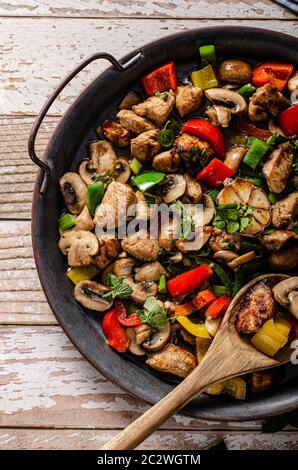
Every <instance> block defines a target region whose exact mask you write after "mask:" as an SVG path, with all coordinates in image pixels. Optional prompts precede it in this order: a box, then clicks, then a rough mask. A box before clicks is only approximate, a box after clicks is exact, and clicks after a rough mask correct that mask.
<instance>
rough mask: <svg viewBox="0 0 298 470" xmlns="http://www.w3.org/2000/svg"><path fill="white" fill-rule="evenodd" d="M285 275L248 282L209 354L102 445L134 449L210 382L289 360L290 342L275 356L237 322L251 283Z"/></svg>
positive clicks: (239, 293) (112, 447)
mask: <svg viewBox="0 0 298 470" xmlns="http://www.w3.org/2000/svg"><path fill="white" fill-rule="evenodd" d="M286 277H288V276H286V275H283V274H266V275H262V276H259V277H257V278H255V279H253V280H252V281H251V282H249V283H248V284H246V285H245V286H244V287H243V288H242V289H241V290H240V291H239V292H238V294H237V295H236V296H235V298H234V299H233V301H232V303H231V304H230V306H229V308H228V310H227V312H226V314H225V316H224V318H223V320H222V322H221V325H220V327H219V330H218V332H217V333H216V336H215V338H214V340H213V341H212V343H211V346H210V348H209V349H208V352H207V354H206V356H205V357H204V359H203V360H202V361H201V362H200V364H199V365H198V366H197V367H196V368H195V370H194V371H193V372H192V373H191V374H190V375H189V376H188V377H186V379H184V380H183V382H181V383H180V384H179V385H178V386H177V387H176V388H175V389H174V390H173V391H172V392H171V393H169V394H168V395H167V396H165V397H164V398H163V399H162V400H160V401H159V402H158V403H156V405H154V406H153V407H152V408H150V409H149V410H148V411H147V412H146V413H144V414H143V415H142V416H140V417H139V418H138V419H137V420H135V421H134V422H133V423H131V424H130V425H129V426H127V428H126V429H124V430H123V431H121V432H120V433H119V434H118V435H117V436H116V437H114V438H113V439H112V440H111V441H109V442H107V443H106V444H105V445H104V446H103V448H102V449H106V450H107V449H119V450H125V449H134V448H135V447H137V446H138V445H139V444H140V443H141V442H143V441H144V439H146V438H147V437H148V436H149V435H150V434H152V433H153V432H154V431H155V430H156V429H158V428H159V427H160V426H161V425H162V424H163V423H164V422H165V421H166V420H167V419H168V418H170V417H171V416H172V415H173V414H175V413H176V412H177V411H179V410H180V409H181V408H182V407H183V406H185V405H186V404H187V403H188V402H189V401H190V400H192V399H193V398H195V397H196V396H197V395H198V394H200V393H201V392H203V391H204V389H206V388H207V387H208V386H209V385H212V384H214V383H217V382H220V381H222V380H225V379H230V378H232V377H236V376H239V375H242V374H247V373H249V372H254V371H257V370H261V369H268V368H271V367H276V366H279V365H280V364H284V363H285V362H288V361H289V360H290V356H291V348H290V345H289V343H288V345H286V346H285V347H284V348H282V349H281V350H280V351H279V352H278V353H277V354H276V356H275V357H274V358H272V357H268V356H266V355H264V354H263V353H261V352H260V351H258V350H257V349H256V348H255V347H254V346H253V345H252V344H251V343H250V342H249V341H248V340H247V339H246V338H244V337H243V336H240V335H239V334H238V333H237V331H236V329H235V326H234V321H235V315H236V313H237V311H238V308H239V303H240V301H241V300H242V297H243V295H245V294H246V293H247V290H248V289H249V288H250V287H251V286H253V285H254V284H256V283H257V282H259V281H263V280H265V279H272V281H273V282H274V281H275V280H276V282H275V283H277V282H279V281H281V280H283V279H285V278H286Z"/></svg>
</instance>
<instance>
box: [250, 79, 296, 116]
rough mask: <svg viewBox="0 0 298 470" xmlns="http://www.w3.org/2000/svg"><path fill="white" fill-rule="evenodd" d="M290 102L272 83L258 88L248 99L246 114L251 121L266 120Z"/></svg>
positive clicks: (276, 114)
mask: <svg viewBox="0 0 298 470" xmlns="http://www.w3.org/2000/svg"><path fill="white" fill-rule="evenodd" d="M289 104H290V101H289V100H288V99H287V98H285V97H284V96H283V94H282V93H280V92H279V91H278V90H277V88H276V87H275V86H274V85H270V84H267V85H264V86H262V87H261V88H258V89H257V91H256V92H255V93H254V94H253V95H252V97H251V98H250V100H249V106H248V115H249V118H250V120H251V121H253V122H260V121H266V120H267V119H269V117H270V116H278V114H279V113H280V112H281V111H282V110H283V109H285V108H287V107H288V106H289Z"/></svg>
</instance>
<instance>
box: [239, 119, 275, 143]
mask: <svg viewBox="0 0 298 470" xmlns="http://www.w3.org/2000/svg"><path fill="white" fill-rule="evenodd" d="M237 128H238V129H239V130H240V131H241V132H243V134H246V135H251V136H253V137H256V138H257V139H261V140H267V139H269V137H271V136H272V133H271V132H270V131H268V130H267V129H259V128H258V127H256V126H254V125H253V124H251V123H250V122H245V121H239V123H238V125H237Z"/></svg>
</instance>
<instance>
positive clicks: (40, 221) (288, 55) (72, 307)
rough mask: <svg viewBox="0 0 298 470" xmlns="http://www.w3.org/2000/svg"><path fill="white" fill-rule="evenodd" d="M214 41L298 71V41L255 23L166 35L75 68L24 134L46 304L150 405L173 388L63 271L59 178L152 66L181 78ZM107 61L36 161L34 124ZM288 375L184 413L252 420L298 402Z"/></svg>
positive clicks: (104, 368)
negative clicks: (81, 75) (109, 332)
mask: <svg viewBox="0 0 298 470" xmlns="http://www.w3.org/2000/svg"><path fill="white" fill-rule="evenodd" d="M210 43H214V44H216V48H217V53H218V55H219V56H220V57H226V56H230V57H244V58H251V59H253V60H255V61H263V60H264V61H268V60H273V61H276V60H278V61H280V62H282V61H284V62H290V63H292V64H294V65H295V66H296V69H297V68H298V39H297V38H294V37H291V36H287V35H284V34H281V33H276V32H272V31H268V30H263V29H256V28H238V27H216V28H204V29H196V30H191V31H188V32H183V33H179V34H175V35H171V36H168V37H166V38H163V39H160V40H158V41H155V42H152V43H150V44H147V45H146V46H144V47H141V48H139V49H137V50H136V51H134V52H132V53H131V54H128V55H127V56H125V57H123V58H122V59H121V60H120V61H119V62H118V61H117V60H116V59H114V58H113V57H112V56H110V55H109V54H101V53H100V54H94V55H93V56H91V57H89V58H88V59H86V60H85V61H84V62H83V63H81V64H80V65H79V66H77V67H76V68H75V69H74V70H73V72H72V73H71V74H70V75H69V76H68V77H66V78H65V79H64V80H63V82H61V84H60V85H59V87H58V88H57V89H56V90H55V91H54V93H53V94H52V95H51V97H50V98H49V100H48V101H47V103H46V104H45V105H44V107H43V109H42V110H41V112H40V114H39V116H38V118H37V120H36V123H35V124H34V126H33V128H32V131H31V135H30V138H29V154H30V157H31V158H32V160H33V161H34V162H35V163H37V164H38V165H39V166H40V168H41V169H40V171H39V173H38V176H37V179H36V183H35V188H34V194H33V204H32V243H33V250H34V256H35V261H36V266H37V270H38V274H39V277H40V281H41V284H42V287H43V289H44V292H45V295H46V298H47V300H48V302H49V304H50V307H51V309H52V311H53V313H54V315H55V316H56V318H57V320H58V321H59V323H60V325H61V326H62V328H63V330H64V331H65V333H66V334H67V336H68V337H69V338H70V340H71V341H72V342H73V344H74V345H75V346H76V348H77V349H78V350H79V351H80V352H81V353H82V354H83V356H84V357H85V358H86V359H87V360H88V361H89V362H90V363H91V364H92V365H93V366H94V367H95V368H96V369H97V370H98V371H99V372H101V373H102V374H103V375H104V376H106V377H107V378H108V379H109V380H111V381H112V382H114V383H115V384H117V385H119V386H120V387H122V388H123V389H125V390H127V391H128V392H129V393H131V394H132V395H134V396H136V397H139V398H142V399H143V400H145V401H146V402H148V403H151V404H153V403H155V402H156V401H158V400H160V399H161V398H162V397H164V396H165V395H166V394H168V393H169V392H170V390H171V389H172V388H173V386H175V384H174V383H171V382H169V381H167V380H165V379H164V378H163V377H161V376H159V375H156V374H154V373H153V372H152V371H151V370H149V369H148V368H147V367H146V366H144V364H142V363H140V362H136V361H135V360H132V359H131V358H129V357H127V356H123V355H119V354H117V353H116V352H115V351H113V350H112V349H111V348H110V347H109V346H108V345H107V343H106V341H105V338H104V335H103V333H102V330H101V326H100V320H99V315H98V314H96V315H95V314H93V313H90V312H89V313H87V312H85V311H84V310H83V308H82V307H81V306H80V305H79V304H78V303H77V302H76V301H75V299H74V297H73V288H72V286H71V284H70V282H69V281H68V279H67V277H66V276H65V261H64V258H63V256H62V255H61V253H60V252H59V250H58V237H59V235H58V223H57V218H58V216H59V215H60V211H61V204H62V201H61V196H60V193H59V188H58V180H59V178H60V176H61V175H62V174H63V173H65V172H66V171H68V170H69V168H76V167H77V164H78V162H79V161H80V160H81V159H82V158H84V157H85V156H86V143H87V142H90V141H92V140H94V139H96V135H95V128H96V127H97V126H98V124H99V123H100V122H102V121H103V120H104V119H107V118H110V117H111V116H113V115H115V113H116V109H117V105H118V104H119V102H120V101H121V99H122V98H123V97H124V96H125V94H126V93H127V91H129V89H131V87H135V86H136V84H137V82H138V80H139V79H140V78H141V77H142V76H143V75H144V74H146V73H147V72H148V71H149V70H151V69H153V68H155V67H157V66H159V65H161V64H162V63H164V62H166V61H169V60H174V61H175V64H176V67H177V70H178V76H180V75H183V76H185V75H187V73H188V72H190V71H191V70H193V69H194V68H195V66H196V62H197V57H198V45H203V44H210ZM99 58H105V59H107V60H109V61H110V62H111V63H112V66H111V67H110V68H108V69H107V70H106V71H105V72H104V73H102V74H101V75H99V76H98V77H97V78H96V79H95V80H94V81H93V82H92V83H91V84H90V85H89V86H88V87H87V88H86V89H85V90H84V91H83V93H81V94H80V95H79V96H78V98H77V99H76V101H75V102H74V103H73V104H72V105H71V106H70V108H69V109H68V111H67V112H66V113H65V115H64V116H63V118H62V119H61V121H60V123H59V125H58V126H57V128H56V130H55V132H54V134H53V136H52V138H51V140H50V142H49V144H48V146H47V148H46V150H45V153H44V155H43V161H40V160H39V158H38V157H37V156H36V154H35V150H34V143H35V137H36V133H37V131H38V128H39V126H40V124H41V122H42V120H43V118H44V116H45V114H46V112H47V110H48V109H49V107H50V105H51V104H52V102H53V101H54V99H55V98H56V97H57V96H58V94H59V92H60V91H61V90H62V89H63V88H64V87H65V85H66V84H67V83H68V82H69V81H70V80H71V79H72V78H73V77H74V76H75V75H76V74H77V73H78V72H79V71H80V70H82V68H84V67H85V66H86V65H87V64H88V63H90V62H92V61H93V60H95V59H99ZM287 374H289V375H291V377H292V378H291V380H286V381H284V382H283V383H282V384H281V385H279V387H278V388H276V389H272V390H270V391H268V392H266V393H264V394H261V395H258V396H255V397H250V398H248V399H247V400H245V401H244V402H239V401H232V400H229V399H227V398H224V397H217V398H216V397H208V396H201V397H199V398H197V399H196V400H194V401H193V402H191V403H190V404H189V405H187V407H186V408H185V409H184V410H183V413H185V414H187V415H190V416H193V417H199V418H205V419H212V420H251V419H257V418H262V417H267V416H272V415H276V414H280V413H285V412H288V411H290V410H293V409H295V408H297V407H298V393H297V385H298V374H297V372H296V371H295V367H294V366H290V369H289V370H288V371H287Z"/></svg>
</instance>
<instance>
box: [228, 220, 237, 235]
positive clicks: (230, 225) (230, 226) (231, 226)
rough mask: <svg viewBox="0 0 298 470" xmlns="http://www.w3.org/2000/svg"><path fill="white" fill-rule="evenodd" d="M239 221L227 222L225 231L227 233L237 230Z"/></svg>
mask: <svg viewBox="0 0 298 470" xmlns="http://www.w3.org/2000/svg"><path fill="white" fill-rule="evenodd" d="M239 227H240V225H239V223H238V222H234V221H230V222H228V223H227V231H228V233H235V232H237V231H238V230H239Z"/></svg>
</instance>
